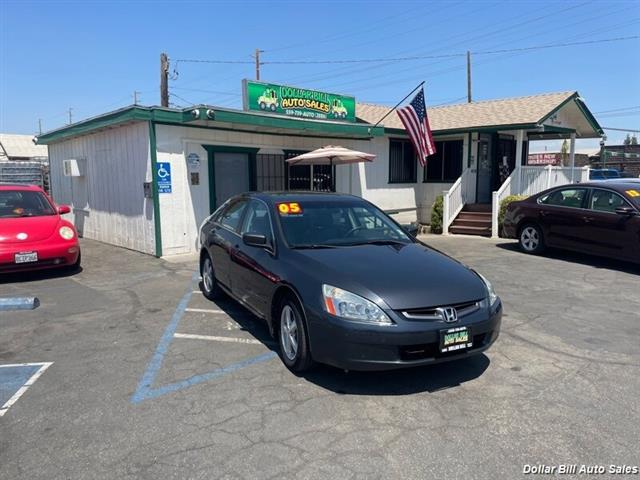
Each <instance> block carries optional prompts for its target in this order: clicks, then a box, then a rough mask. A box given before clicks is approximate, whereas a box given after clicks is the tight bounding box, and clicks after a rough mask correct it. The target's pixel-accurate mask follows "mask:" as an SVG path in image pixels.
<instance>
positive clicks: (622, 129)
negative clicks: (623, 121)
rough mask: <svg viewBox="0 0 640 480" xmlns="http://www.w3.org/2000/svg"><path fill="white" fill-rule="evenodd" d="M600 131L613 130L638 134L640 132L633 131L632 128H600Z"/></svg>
mask: <svg viewBox="0 0 640 480" xmlns="http://www.w3.org/2000/svg"><path fill="white" fill-rule="evenodd" d="M602 129H603V130H615V131H616V132H629V133H640V130H634V129H632V128H614V127H602Z"/></svg>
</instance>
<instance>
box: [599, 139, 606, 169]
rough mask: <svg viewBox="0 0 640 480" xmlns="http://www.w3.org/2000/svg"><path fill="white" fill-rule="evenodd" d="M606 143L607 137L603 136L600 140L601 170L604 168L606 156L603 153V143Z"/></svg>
mask: <svg viewBox="0 0 640 480" xmlns="http://www.w3.org/2000/svg"><path fill="white" fill-rule="evenodd" d="M606 141H607V136H606V135H603V136H602V138H600V164H601V165H602V168H604V167H605V165H606V163H607V159H606V154H605V152H604V142H606Z"/></svg>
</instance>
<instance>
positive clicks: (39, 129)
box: [38, 118, 42, 135]
mask: <svg viewBox="0 0 640 480" xmlns="http://www.w3.org/2000/svg"><path fill="white" fill-rule="evenodd" d="M38 132H39V133H38V135H42V119H41V118H39V119H38Z"/></svg>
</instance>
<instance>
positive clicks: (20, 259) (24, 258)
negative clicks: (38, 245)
mask: <svg viewBox="0 0 640 480" xmlns="http://www.w3.org/2000/svg"><path fill="white" fill-rule="evenodd" d="M14 258H15V262H16V263H31V262H37V261H38V252H26V253H16V255H15V257H14Z"/></svg>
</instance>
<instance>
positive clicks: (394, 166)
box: [389, 139, 417, 183]
mask: <svg viewBox="0 0 640 480" xmlns="http://www.w3.org/2000/svg"><path fill="white" fill-rule="evenodd" d="M416 173H417V158H416V152H415V150H414V149H413V145H412V144H411V142H410V141H409V140H400V139H391V140H389V183H415V182H416Z"/></svg>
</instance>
